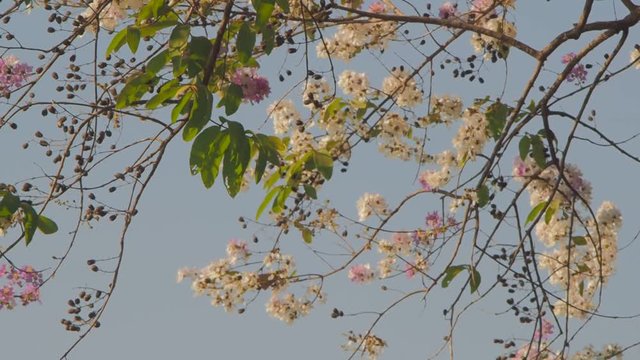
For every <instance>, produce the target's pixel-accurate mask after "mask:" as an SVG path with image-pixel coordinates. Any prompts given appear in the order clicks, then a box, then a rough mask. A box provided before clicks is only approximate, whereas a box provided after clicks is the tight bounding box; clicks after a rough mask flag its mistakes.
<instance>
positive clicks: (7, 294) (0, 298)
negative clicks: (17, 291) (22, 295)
mask: <svg viewBox="0 0 640 360" xmlns="http://www.w3.org/2000/svg"><path fill="white" fill-rule="evenodd" d="M15 305H16V300H15V299H14V298H13V286H11V285H5V286H4V287H3V288H1V289H0V309H2V308H3V307H6V308H7V309H9V310H11V309H13V307H14V306H15Z"/></svg>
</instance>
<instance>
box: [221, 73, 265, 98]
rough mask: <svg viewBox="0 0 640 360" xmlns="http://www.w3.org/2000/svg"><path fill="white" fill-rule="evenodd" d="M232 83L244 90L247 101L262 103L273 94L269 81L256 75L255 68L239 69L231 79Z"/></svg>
mask: <svg viewBox="0 0 640 360" xmlns="http://www.w3.org/2000/svg"><path fill="white" fill-rule="evenodd" d="M231 82H232V83H234V84H236V85H238V86H240V87H241V88H242V97H243V98H244V100H245V101H251V102H254V101H255V102H257V103H258V102H260V101H262V100H263V99H264V98H266V97H267V96H269V93H271V88H270V87H269V80H267V78H265V77H262V76H259V75H258V74H256V69H255V68H248V67H245V68H239V69H237V70H236V72H235V73H234V74H233V76H232V77H231Z"/></svg>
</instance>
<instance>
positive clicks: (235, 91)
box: [218, 84, 242, 116]
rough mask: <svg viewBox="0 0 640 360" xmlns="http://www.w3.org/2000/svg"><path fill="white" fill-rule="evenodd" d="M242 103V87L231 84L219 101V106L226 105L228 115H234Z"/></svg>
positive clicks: (225, 110) (225, 109)
mask: <svg viewBox="0 0 640 360" xmlns="http://www.w3.org/2000/svg"><path fill="white" fill-rule="evenodd" d="M241 103H242V88H241V87H240V86H239V85H236V84H230V85H229V86H228V87H227V88H226V90H225V91H224V96H223V97H222V99H221V100H220V102H219V103H218V107H221V106H224V113H225V114H226V115H227V116H230V115H233V114H235V113H236V111H238V108H240V104H241Z"/></svg>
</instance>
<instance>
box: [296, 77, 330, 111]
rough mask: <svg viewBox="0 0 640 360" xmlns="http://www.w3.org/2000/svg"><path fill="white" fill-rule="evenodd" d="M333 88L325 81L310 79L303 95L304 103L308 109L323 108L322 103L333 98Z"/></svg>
mask: <svg viewBox="0 0 640 360" xmlns="http://www.w3.org/2000/svg"><path fill="white" fill-rule="evenodd" d="M332 95H333V94H332V92H331V87H330V86H329V83H328V82H327V80H325V79H320V80H315V79H310V80H309V81H308V82H307V83H306V84H305V88H304V92H303V93H302V103H303V104H304V106H305V107H307V108H308V109H311V110H313V109H317V108H319V107H322V105H321V104H322V103H324V102H325V101H327V100H328V99H330V98H331V96H332Z"/></svg>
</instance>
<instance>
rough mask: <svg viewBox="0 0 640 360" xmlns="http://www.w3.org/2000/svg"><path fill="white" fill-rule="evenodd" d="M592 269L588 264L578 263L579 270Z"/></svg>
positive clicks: (586, 271) (582, 271)
mask: <svg viewBox="0 0 640 360" xmlns="http://www.w3.org/2000/svg"><path fill="white" fill-rule="evenodd" d="M590 271H591V268H589V267H588V266H587V265H586V264H578V272H581V273H588V272H590Z"/></svg>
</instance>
